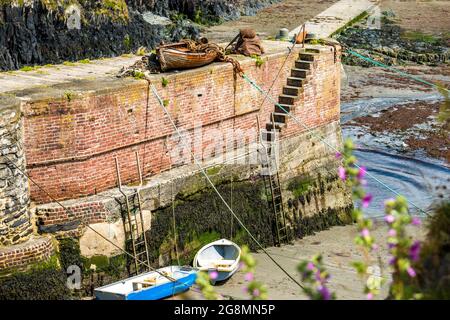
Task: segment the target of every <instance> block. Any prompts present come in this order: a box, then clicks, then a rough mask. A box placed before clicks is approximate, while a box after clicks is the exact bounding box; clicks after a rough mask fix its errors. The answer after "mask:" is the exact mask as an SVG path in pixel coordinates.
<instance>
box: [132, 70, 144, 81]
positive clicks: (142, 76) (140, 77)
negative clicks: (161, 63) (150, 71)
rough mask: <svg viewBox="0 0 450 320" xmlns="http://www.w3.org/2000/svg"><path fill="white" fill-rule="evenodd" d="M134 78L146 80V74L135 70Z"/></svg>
mask: <svg viewBox="0 0 450 320" xmlns="http://www.w3.org/2000/svg"><path fill="white" fill-rule="evenodd" d="M133 78H135V79H136V80H143V79H145V74H144V73H143V72H141V71H136V70H133Z"/></svg>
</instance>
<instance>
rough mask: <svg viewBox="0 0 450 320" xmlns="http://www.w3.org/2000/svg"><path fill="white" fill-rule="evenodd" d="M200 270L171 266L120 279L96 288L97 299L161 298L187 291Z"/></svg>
mask: <svg viewBox="0 0 450 320" xmlns="http://www.w3.org/2000/svg"><path fill="white" fill-rule="evenodd" d="M197 273H198V270H197V269H195V268H192V267H180V266H169V267H165V268H161V269H158V270H156V271H151V272H147V273H143V274H141V275H138V276H135V277H131V278H128V279H125V280H122V281H118V282H115V283H112V284H109V285H106V286H103V287H100V288H97V289H95V290H94V296H95V299H97V300H159V299H164V298H167V297H171V296H173V295H176V294H178V293H181V292H184V291H187V290H188V289H189V288H190V287H191V286H192V285H193V284H194V282H195V280H196V278H197Z"/></svg>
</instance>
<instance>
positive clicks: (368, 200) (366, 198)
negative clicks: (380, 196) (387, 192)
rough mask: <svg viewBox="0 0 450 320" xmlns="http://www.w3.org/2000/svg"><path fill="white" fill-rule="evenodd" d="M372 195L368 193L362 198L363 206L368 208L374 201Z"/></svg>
mask: <svg viewBox="0 0 450 320" xmlns="http://www.w3.org/2000/svg"><path fill="white" fill-rule="evenodd" d="M372 198H373V197H372V195H371V194H370V193H368V194H366V195H365V196H364V198H363V199H362V206H363V208H367V207H368V206H369V204H370V203H371V202H372Z"/></svg>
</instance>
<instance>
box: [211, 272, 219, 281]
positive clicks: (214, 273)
mask: <svg viewBox="0 0 450 320" xmlns="http://www.w3.org/2000/svg"><path fill="white" fill-rule="evenodd" d="M217 277H219V273H218V272H217V271H211V272H210V273H209V278H210V279H211V280H216V279H217Z"/></svg>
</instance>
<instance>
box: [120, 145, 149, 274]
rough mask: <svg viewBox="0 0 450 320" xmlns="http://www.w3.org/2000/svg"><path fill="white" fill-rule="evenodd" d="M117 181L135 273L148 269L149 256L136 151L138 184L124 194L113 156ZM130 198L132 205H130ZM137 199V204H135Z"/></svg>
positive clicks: (126, 238)
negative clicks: (129, 192)
mask: <svg viewBox="0 0 450 320" xmlns="http://www.w3.org/2000/svg"><path fill="white" fill-rule="evenodd" d="M115 162H116V173H117V183H118V187H119V191H120V193H121V194H122V195H123V197H124V198H125V206H126V215H123V227H124V230H125V244H126V248H127V250H129V248H130V246H131V252H130V253H131V254H132V255H133V257H134V259H133V260H134V266H135V272H134V273H135V274H139V273H142V272H145V271H149V270H150V258H149V254H148V244H147V237H146V234H145V225H144V216H143V214H142V201H141V195H140V187H141V186H142V172H141V166H140V162H139V153H138V152H136V166H137V169H138V174H139V179H140V185H139V186H138V187H137V188H136V189H135V190H134V192H133V193H132V194H131V195H130V194H126V193H125V192H124V191H123V189H122V179H121V176H120V167H119V160H118V159H117V157H116V158H115ZM130 198H132V203H133V206H131V203H130ZM135 200H137V206H135Z"/></svg>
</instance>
